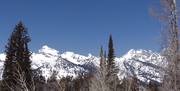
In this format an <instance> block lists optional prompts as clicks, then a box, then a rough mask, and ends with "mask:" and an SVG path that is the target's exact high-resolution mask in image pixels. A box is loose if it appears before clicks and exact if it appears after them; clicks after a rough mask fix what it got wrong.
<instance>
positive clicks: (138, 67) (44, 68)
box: [0, 45, 163, 83]
mask: <svg viewBox="0 0 180 91" xmlns="http://www.w3.org/2000/svg"><path fill="white" fill-rule="evenodd" d="M4 60H5V54H0V79H2V71H3V63H4ZM31 60H32V64H31V65H32V68H33V69H37V71H38V72H37V74H40V73H42V75H43V76H45V78H46V79H48V78H49V77H50V75H51V74H52V72H53V70H54V71H56V75H57V78H58V79H59V78H60V77H62V76H67V75H69V76H71V77H76V76H77V75H78V73H79V72H83V73H87V72H92V71H95V69H96V67H98V66H99V57H95V56H92V55H91V54H88V56H83V55H79V54H75V53H73V52H64V53H63V54H59V51H57V50H55V49H53V48H50V47H48V46H46V45H45V46H43V47H42V48H41V49H40V50H39V51H38V53H32V56H31ZM115 62H116V64H117V66H118V67H119V72H118V74H117V75H118V77H119V79H122V78H123V77H124V76H132V74H136V75H137V77H138V78H139V79H140V81H142V82H144V83H147V82H148V81H149V80H153V81H157V82H161V79H162V75H163V72H162V71H161V66H160V65H161V63H162V56H161V55H160V54H159V53H152V52H151V51H146V50H142V49H140V50H134V49H131V50H130V51H129V52H127V53H126V54H125V55H124V56H122V57H121V58H115Z"/></svg>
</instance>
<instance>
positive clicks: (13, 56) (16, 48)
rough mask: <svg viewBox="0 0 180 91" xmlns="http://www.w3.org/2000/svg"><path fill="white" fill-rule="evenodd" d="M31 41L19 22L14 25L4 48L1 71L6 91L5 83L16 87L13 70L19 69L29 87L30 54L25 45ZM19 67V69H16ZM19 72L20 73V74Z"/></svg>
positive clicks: (25, 29)
mask: <svg viewBox="0 0 180 91" xmlns="http://www.w3.org/2000/svg"><path fill="white" fill-rule="evenodd" d="M30 41H31V39H30V38H29V36H28V31H27V28H26V27H25V26H24V25H23V24H22V22H21V21H20V22H19V23H18V25H15V28H14V29H13V32H12V34H11V36H10V38H9V39H8V44H7V45H6V46H5V48H6V50H5V53H6V60H5V63H4V70H3V88H4V90H5V91H6V90H8V88H7V86H6V83H7V84H8V85H9V86H10V87H12V86H11V85H12V84H13V85H17V82H16V81H15V76H14V74H15V73H14V72H16V71H15V70H14V68H21V70H22V72H23V73H25V78H26V84H27V86H28V87H29V86H30V85H31V81H32V79H31V71H32V70H31V65H30V64H31V61H30V59H29V57H30V56H31V53H30V52H29V50H28V45H27V43H28V42H30ZM18 66H20V67H18ZM22 72H21V73H22Z"/></svg>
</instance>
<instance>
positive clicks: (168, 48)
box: [149, 0, 180, 91]
mask: <svg viewBox="0 0 180 91" xmlns="http://www.w3.org/2000/svg"><path fill="white" fill-rule="evenodd" d="M149 12H150V14H151V15H152V16H153V17H154V18H155V19H158V20H160V21H161V23H162V25H163V26H162V28H161V30H160V34H161V38H162V40H163V41H162V42H161V43H162V48H165V49H164V50H163V56H164V59H165V60H166V61H165V64H166V65H167V66H164V67H165V68H164V71H165V75H164V79H163V86H162V88H161V89H162V90H165V91H171V90H172V91H178V90H180V85H179V82H180V78H179V76H180V69H179V62H178V61H179V55H180V54H179V30H178V15H177V13H178V10H177V3H176V0H159V4H158V5H156V6H153V5H151V6H150V7H149Z"/></svg>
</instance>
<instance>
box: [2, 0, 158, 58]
mask: <svg viewBox="0 0 180 91" xmlns="http://www.w3.org/2000/svg"><path fill="white" fill-rule="evenodd" d="M155 2H156V0H2V1H1V3H0V31H1V36H0V41H1V44H0V53H3V52H4V50H5V48H4V46H5V45H6V44H7V42H8V41H7V40H8V38H9V37H10V34H11V32H12V30H13V28H14V27H15V25H16V24H18V23H19V21H22V22H23V24H24V25H25V26H26V27H28V32H29V35H30V38H31V39H32V41H31V42H30V43H29V49H30V51H32V52H36V53H37V52H38V50H39V49H40V48H41V47H42V46H44V45H47V46H49V47H51V48H54V49H56V50H58V51H59V52H60V54H62V53H63V52H66V51H72V52H74V53H77V54H81V55H85V56H86V55H87V54H88V53H91V54H92V55H94V56H99V51H100V46H101V45H103V49H104V50H105V51H108V41H109V35H110V34H112V38H113V43H114V50H115V55H116V56H117V57H121V56H123V55H124V54H125V53H127V52H128V51H129V50H130V49H136V50H137V49H145V50H152V51H153V52H156V51H158V49H159V48H160V45H158V44H156V43H155V42H154V41H153V38H154V37H159V36H160V35H159V31H158V29H159V27H158V26H159V25H158V24H157V22H156V21H155V20H153V19H152V18H151V16H150V15H149V13H148V6H149V5H150V4H152V3H155Z"/></svg>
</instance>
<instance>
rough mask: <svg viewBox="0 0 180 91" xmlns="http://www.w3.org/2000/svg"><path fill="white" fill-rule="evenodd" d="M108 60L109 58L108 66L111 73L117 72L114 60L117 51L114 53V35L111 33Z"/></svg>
mask: <svg viewBox="0 0 180 91" xmlns="http://www.w3.org/2000/svg"><path fill="white" fill-rule="evenodd" d="M108 48H109V50H108V60H107V64H108V65H107V67H108V70H109V72H110V73H115V70H114V69H115V68H116V66H115V62H114V58H115V53H114V49H113V40H112V36H111V35H110V37H109V45H108Z"/></svg>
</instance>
